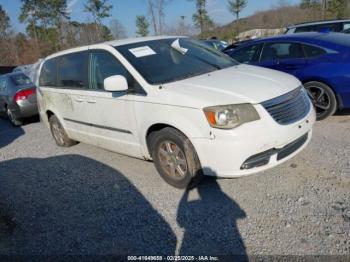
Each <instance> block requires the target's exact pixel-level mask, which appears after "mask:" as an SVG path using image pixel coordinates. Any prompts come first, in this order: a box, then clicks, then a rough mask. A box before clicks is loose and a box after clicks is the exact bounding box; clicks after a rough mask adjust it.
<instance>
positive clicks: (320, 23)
mask: <svg viewBox="0 0 350 262" xmlns="http://www.w3.org/2000/svg"><path fill="white" fill-rule="evenodd" d="M341 22H350V19H342V20H321V21H313V22H305V23H300V24H296V25H291V26H288V27H287V28H288V29H291V28H297V27H302V26H309V25H323V24H332V23H341Z"/></svg>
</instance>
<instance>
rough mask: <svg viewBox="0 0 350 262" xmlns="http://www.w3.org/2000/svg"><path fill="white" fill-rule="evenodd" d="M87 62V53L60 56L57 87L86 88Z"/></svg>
mask: <svg viewBox="0 0 350 262" xmlns="http://www.w3.org/2000/svg"><path fill="white" fill-rule="evenodd" d="M87 61H88V53H87V52H79V53H72V54H69V55H64V56H61V57H60V59H59V66H58V86H60V87H64V88H87V86H88V85H87V65H88V63H87Z"/></svg>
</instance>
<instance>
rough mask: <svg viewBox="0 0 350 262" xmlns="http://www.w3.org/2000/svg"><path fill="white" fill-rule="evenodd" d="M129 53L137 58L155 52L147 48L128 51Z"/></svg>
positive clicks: (142, 47)
mask: <svg viewBox="0 0 350 262" xmlns="http://www.w3.org/2000/svg"><path fill="white" fill-rule="evenodd" d="M129 51H130V52H131V53H132V54H133V55H134V56H136V57H137V58H139V57H144V56H150V55H155V54H156V52H154V51H153V49H152V48H150V47H149V46H141V47H137V48H132V49H129Z"/></svg>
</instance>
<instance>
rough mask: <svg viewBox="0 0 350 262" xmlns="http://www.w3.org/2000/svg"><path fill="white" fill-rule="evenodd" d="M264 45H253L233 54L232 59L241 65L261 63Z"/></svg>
mask: <svg viewBox="0 0 350 262" xmlns="http://www.w3.org/2000/svg"><path fill="white" fill-rule="evenodd" d="M261 48H262V44H258V45H251V46H247V47H243V48H240V49H239V50H237V52H233V53H232V54H231V57H232V58H233V59H235V60H236V61H238V62H240V63H246V64H249V63H254V62H257V61H259V56H260V52H261Z"/></svg>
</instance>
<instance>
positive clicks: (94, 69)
mask: <svg viewBox="0 0 350 262" xmlns="http://www.w3.org/2000/svg"><path fill="white" fill-rule="evenodd" d="M114 75H122V76H124V77H125V78H126V79H127V80H128V84H129V86H131V85H132V83H131V82H132V77H131V75H130V74H129V72H128V71H127V70H126V69H125V68H124V66H123V65H122V64H121V63H120V62H119V61H117V59H116V58H115V57H114V56H113V55H112V54H110V53H109V52H107V51H103V50H96V51H93V52H92V53H91V56H90V88H91V89H94V90H98V89H101V90H103V89H104V84H103V83H104V80H105V79H106V78H108V77H110V76H114Z"/></svg>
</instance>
